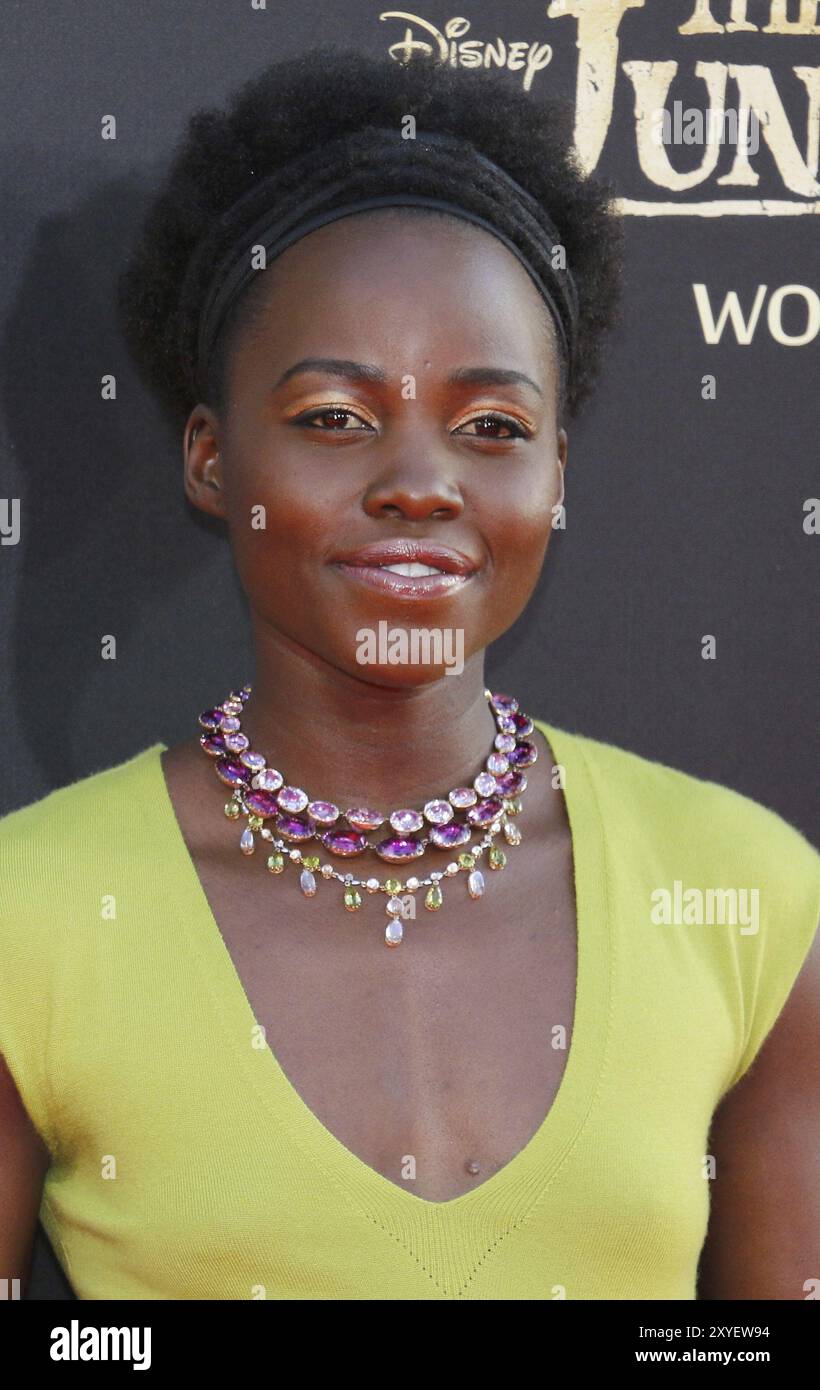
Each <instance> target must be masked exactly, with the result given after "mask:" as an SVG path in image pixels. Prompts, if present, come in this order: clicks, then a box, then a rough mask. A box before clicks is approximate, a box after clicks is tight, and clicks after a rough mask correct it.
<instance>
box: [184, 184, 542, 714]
mask: <svg viewBox="0 0 820 1390" xmlns="http://www.w3.org/2000/svg"><path fill="white" fill-rule="evenodd" d="M263 275H264V286H263V287H259V286H258V285H255V286H254V288H253V290H252V291H251V293H252V294H254V295H256V294H258V293H259V292H260V289H261V294H262V295H263V298H260V299H259V301H258V303H259V308H258V310H257V312H256V314H255V315H252V316H251V319H250V321H249V323H248V325H247V326H246V327H244V328H241V329H239V330H238V331H237V334H236V336H235V338H234V342H233V344H232V347H231V350H230V355H229V359H228V365H227V375H226V383H225V385H226V401H227V405H226V411H225V413H223V414H222V415H220V416H217V415H216V414H215V413H214V412H213V411H212V410H211V409H210V408H209V407H207V406H198V407H197V408H196V410H195V411H193V412H192V414H191V416H190V417H189V421H188V425H187V426H186V438H185V447H186V491H187V494H188V496H189V498H190V500H191V501H192V502H193V503H194V505H196V506H198V507H200V508H201V509H202V510H203V511H207V512H209V513H210V514H212V515H218V516H222V517H224V518H225V520H226V521H227V524H228V528H229V534H230V539H231V545H232V549H233V554H234V558H235V563H236V566H237V570H238V573H239V577H240V580H241V583H242V585H243V588H244V590H245V592H246V594H247V597H248V600H249V603H250V606H251V609H252V611H253V618H254V625H255V629H256V631H257V633H259V631H260V630H264V629H274V630H275V632H276V633H278V634H283V635H284V636H285V637H286V638H288V639H290V641H291V642H294V643H296V644H298V645H299V646H300V647H301V648H303V649H307V650H308V651H309V652H311V653H312V654H314V655H315V656H316V657H319V658H320V659H321V660H323V661H325V662H328V663H330V665H331V666H333V667H334V668H336V669H340V670H342V671H344V672H347V673H349V674H351V675H353V676H355V677H356V678H357V679H359V680H363V681H366V682H370V683H373V684H375V685H381V686H384V685H387V686H393V687H399V686H408V685H418V684H424V683H427V682H429V681H430V680H435V679H438V678H439V677H440V676H441V675H442V674H444V671H445V669H446V665H448V664H449V665H452V664H453V662H454V661H455V660H456V658H455V656H454V655H453V654H454V653H455V652H456V651H458V650H459V648H460V649H461V651H462V652H463V659H464V661H465V662H466V661H467V660H468V659H469V657H470V656H472V655H473V654H474V653H476V652H479V651H480V650H481V649H483V648H484V647H486V646H487V645H488V643H490V642H492V641H493V640H495V639H496V638H497V637H499V636H500V635H501V634H502V633H503V632H505V631H506V630H507V628H509V627H510V626H511V625H512V623H513V622H514V621H515V620H516V618H517V617H518V616H519V614H520V613H521V611H522V609H523V608H524V607H525V605H526V603H527V600H528V599H529V597H530V595H531V593H532V590H533V588H534V586H535V584H536V581H537V579H538V575H539V573H540V570H541V566H542V563H543V559H544V554H545V551H546V548H547V544H548V542H549V538H550V535H551V533H552V522H553V519H554V511H553V509H554V508H555V507H556V506H557V505H558V504H559V503H560V502H561V501H562V499H563V495H564V493H563V470H564V464H565V460H566V437H565V435H564V432H563V431H562V430H559V428H558V419H557V399H556V397H557V384H558V376H557V368H558V363H557V357H556V349H555V346H554V342H555V339H554V330H553V327H552V324H551V320H550V317H549V312H548V310H547V308H546V306H545V305H544V304H543V302H542V300H541V298H540V296H539V294H538V292H537V290H536V289H535V287H534V286H533V284H532V282H531V280H530V278H529V276H528V275H527V272H526V271H525V270H524V268H523V267H522V266H521V265H520V264H519V263H518V261H517V260H516V258H515V257H514V256H513V255H512V254H511V253H510V252H509V251H508V250H507V249H506V248H505V247H504V246H503V245H502V243H500V242H499V241H498V240H497V239H496V238H495V237H493V236H492V235H491V234H489V233H487V232H484V231H482V230H481V229H480V228H476V227H474V226H472V225H471V224H468V223H465V222H463V221H459V220H458V219H455V218H452V217H445V218H442V217H441V216H437V215H430V214H429V213H421V214H419V213H416V212H411V213H409V214H408V213H407V212H406V211H404V210H402V211H400V212H399V213H396V212H395V211H390V212H386V213H385V212H382V211H380V212H369V213H365V214H359V215H356V216H352V217H347V218H344V219H342V220H340V221H339V222H336V223H333V224H330V225H329V226H326V227H323V228H321V229H320V230H318V231H316V232H313V233H311V234H310V235H309V236H307V237H305V238H303V239H302V240H301V241H299V242H297V243H296V244H295V245H294V246H292V247H290V248H289V249H288V250H287V251H286V252H285V253H283V255H282V256H280V257H279V258H277V259H276V260H275V261H274V262H272V264H271V266H270V267H269V268H268V269H267V270H266V271H265V272H263ZM334 364H335V365H334ZM195 424H196V425H197V426H198V431H197V433H196V437H195V439H193V441H191V438H190V436H191V433H192V430H193V426H194V425H195ZM214 484H216V485H217V486H214ZM396 541H400V542H402V541H406V542H416V543H418V545H419V546H420V547H421V554H420V560H419V562H420V563H423V564H425V565H428V566H430V567H433V568H436V569H441V568H444V569H445V570H448V571H449V573H448V575H447V577H446V578H444V579H442V578H441V576H438V577H436V576H435V575H433V576H425V577H422V578H415V577H414V576H412V575H410V576H405V577H404V578H402V576H401V575H400V574H396V573H394V572H392V571H388V570H386V569H385V568H384V565H385V564H394V565H395V564H397V563H398V564H402V563H406V562H407V559H408V556H409V557H410V558H412V555H413V551H412V548H411V549H409V550H408V551H405V552H402V549H401V547H399V550H398V552H391V551H390V550H389V549H388V550H385V551H381V552H379V551H376V553H375V554H374V552H373V549H372V548H373V547H378V546H381V545H383V544H384V543H387V542H396ZM363 547H368V548H370V549H369V551H368V553H367V554H366V555H360V554H359V555H357V554H356V552H359V551H361V549H362V548H363ZM425 547H438V549H436V550H432V551H430V550H428V551H427V555H426V559H425V558H424V557H425ZM441 548H444V549H443V550H442V549H441ZM380 624H386V627H383V628H381V629H380ZM414 629H415V630H416V631H418V630H421V629H426V630H428V631H430V630H431V629H434V630H437V631H439V632H440V633H442V634H443V637H442V642H443V644H444V645H442V647H441V648H439V649H437V648H436V647H435V645H434V644H430V645H428V646H427V647H426V648H425V646H424V643H418V642H417V644H416V646H415V658H416V659H415V660H412V659H409V653H411V652H412V651H413V650H414V648H413V646H412V645H411V643H410V641H409V639H410V638H411V637H412V633H413V630H414ZM396 630H399V632H400V633H402V634H405V638H406V639H407V640H406V645H404V646H402V640H401V638H397V637H396ZM380 631H381V632H382V634H383V635H384V634H390V633H392V634H393V641H392V650H393V653H394V656H395V655H399V656H402V655H403V658H404V659H403V660H401V661H400V662H399V664H394V663H393V662H391V661H390V660H389V659H388V654H387V649H386V647H385V646H384V643H382V646H381V648H380V647H379V643H378V640H377V639H378V634H379V632H380ZM363 633H372V634H373V635H374V640H373V642H372V644H371V645H370V647H369V648H368V646H367V644H366V641H365V639H363ZM448 633H449V634H450V635H449V637H448V636H447V635H446V634H448ZM271 635H272V636H273V634H271ZM447 643H449V646H448V645H446V644H447ZM448 652H449V653H450V656H449V657H448V655H447V653H448ZM442 654H443V655H442Z"/></svg>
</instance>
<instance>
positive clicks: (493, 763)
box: [487, 753, 510, 777]
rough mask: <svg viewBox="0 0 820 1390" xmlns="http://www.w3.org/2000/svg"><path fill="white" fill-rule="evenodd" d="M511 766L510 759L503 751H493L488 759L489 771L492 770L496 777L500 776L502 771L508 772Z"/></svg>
mask: <svg viewBox="0 0 820 1390" xmlns="http://www.w3.org/2000/svg"><path fill="white" fill-rule="evenodd" d="M509 766H510V764H509V761H508V759H507V758H505V757H504V754H503V753H491V754H490V756H489V758H488V759H487V771H488V772H491V773H492V774H493V776H494V777H500V776H501V774H502V772H507V771H508V770H509Z"/></svg>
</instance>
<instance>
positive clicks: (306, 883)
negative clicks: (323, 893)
mask: <svg viewBox="0 0 820 1390" xmlns="http://www.w3.org/2000/svg"><path fill="white" fill-rule="evenodd" d="M299 883H300V886H301V889H302V892H303V893H304V895H305V897H306V898H312V897H313V895H314V893H315V892H316V879H315V878H314V877H313V874H312V873H311V872H310V869H303V870H302V872H301V875H300V877H299Z"/></svg>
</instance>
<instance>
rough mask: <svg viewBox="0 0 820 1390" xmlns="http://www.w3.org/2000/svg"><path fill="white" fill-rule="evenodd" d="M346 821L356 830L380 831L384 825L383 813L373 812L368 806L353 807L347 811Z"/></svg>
mask: <svg viewBox="0 0 820 1390" xmlns="http://www.w3.org/2000/svg"><path fill="white" fill-rule="evenodd" d="M345 820H346V821H347V823H348V825H352V826H353V827H354V829H356V830H378V828H379V826H380V825H384V816H383V815H382V814H381V812H380V811H371V810H370V809H369V808H368V807H367V806H351V808H350V810H349V811H345Z"/></svg>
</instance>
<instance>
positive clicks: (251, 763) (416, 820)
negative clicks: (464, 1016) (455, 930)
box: [199, 685, 538, 946]
mask: <svg viewBox="0 0 820 1390" xmlns="http://www.w3.org/2000/svg"><path fill="white" fill-rule="evenodd" d="M251 689H252V687H251V686H250V685H244V686H243V687H242V689H241V690H239V691H232V692H231V694H230V695H229V697H228V699H227V700H224V701H223V703H222V704H221V705H217V706H215V707H214V708H213V709H208V710H204V711H203V713H202V714H200V716H199V723H200V726H201V727H202V729H203V730H204V731H205V732H204V733H203V734H201V735H200V739H199V742H200V744H201V746H202V748H203V749H204V751H205V752H206V753H207V754H208V756H209V757H211V758H213V759H214V771H215V772H216V775H217V777H219V779H220V780H221V781H222V782H224V784H225V785H226V786H228V787H230V788H231V790H232V796H231V799H230V801H228V802H227V803H226V805H225V815H226V816H227V817H228V818H229V820H238V819H239V817H240V816H242V815H245V816H247V826H246V827H245V829H244V830H243V832H242V835H241V837H240V840H239V848H240V849H241V850H242V852H243V854H253V852H254V850H255V848H256V838H255V837H256V834H257V833H258V834H259V835H260V837H261V839H263V840H265V841H267V842H269V844H270V845H271V848H272V853H271V854H270V855H269V856H268V859H267V867H268V869H269V871H270V872H271V873H272V874H281V873H282V872H283V870H284V868H285V864H286V863H287V862H291V863H293V864H295V865H298V866H300V868H301V874H300V886H301V889H302V892H303V893H304V894H305V895H306V897H309V898H312V897H313V896H314V895H315V893H316V875H317V873H318V874H319V876H320V877H321V878H324V879H336V880H337V881H338V882H339V883H341V884H342V885H343V888H344V894H343V902H344V906H345V908H346V909H347V911H348V912H356V911H357V910H358V909H359V908H360V907H361V905H362V890H363V891H364V892H365V893H384V894H386V895H387V904H386V911H387V917H388V922H387V926H386V928H385V933H384V939H385V942H386V944H387V945H388V946H398V945H399V943H400V942H401V940H402V937H403V935H404V929H403V920H404V919H405V918H407V917H408V916H415V894H416V893H417V892H418V891H419V890H420V889H422V888H426V890H427V892H426V894H425V897H424V906H425V908H427V909H428V911H430V912H436V911H438V909H439V908H440V907H441V906H442V904H443V902H444V895H443V892H442V880H444V879H448V878H454V877H455V876H456V875H458V874H460V873H466V875H467V892H468V894H469V896H470V897H471V898H473V899H475V898H480V897H481V896H482V894H483V893H484V875H483V874H482V872H481V869H480V868H479V867H478V866H479V862H480V860H481V858H482V856H483V855H484V853H485V851H486V852H487V863H488V865H489V867H490V868H491V869H503V868H504V866H505V864H506V862H507V856H506V854H505V852H504V850H503V849H501V847H500V846H499V845H496V844H494V843H493V842H494V840H495V838H496V836H497V835H498V834H499V833H503V835H504V839H505V840H506V842H507V844H508V845H518V844H520V843H521V831H520V828H519V827H518V826H517V825H516V824H515V817H516V816H517V815H519V813H520V811H521V795H522V793H523V792H524V791H525V790H526V787H527V775H526V772H525V770H524V769H525V768H527V767H530V766H531V764H532V763H534V762H535V760H536V758H537V757H538V750H537V748H536V747H535V744H534V743H531V742H530V741H529V735H530V734H531V733H532V731H533V722H532V720H531V719H530V718H528V716H527V715H526V714H523V713H522V712H521V711H520V710H519V707H518V701H517V700H514V699H513V698H512V697H511V696H510V695H498V694H493V693H492V691H490V690H485V691H484V694H485V696H486V698H487V700H488V701H489V704H490V708H491V710H492V712H493V715H494V718H495V722H496V727H497V729H498V732H497V734H496V736H495V739H494V742H493V747H492V749H491V751H490V753H489V754H488V756H487V758H486V760H485V763H484V767H483V769H482V771H481V772H479V773H478V775H477V776H476V777H475V778H474V780H473V784H472V786H469V787H466V786H465V787H453V789H452V790H451V791H449V792H448V793H447V795H446V796H445V797H441V798H438V799H434V800H432V801H428V802H427V803H426V804H425V805H424V806H423V807H422V808H421V809H420V810H417V809H415V808H413V807H402V808H399V809H398V810H395V811H390V812H388V813H387V814H386V815H385V814H383V813H382V812H381V811H375V810H371V809H370V808H369V807H367V806H350V807H348V808H347V810H345V811H342V810H341V809H340V807H338V806H335V805H334V804H333V802H332V801H321V800H316V801H314V800H312V799H311V798H310V796H309V795H308V793H307V792H306V791H303V790H302V788H301V787H296V786H293V785H291V784H290V783H288V782H287V781H286V779H285V777H284V775H283V773H281V772H280V771H278V769H277V768H275V767H271V766H269V765H268V763H267V761H266V759H265V758H264V757H263V756H262V754H261V753H255V752H253V751H252V749H251V747H250V740H249V739H248V737H247V735H246V734H243V732H242V727H241V721H240V715H241V714H242V711H243V708H244V706H245V702H246V701H247V700H248V698H249V697H250V694H251ZM266 820H271V821H272V822H273V827H274V828H273V829H270V828H269V827H268V826H266V825H265V821H266ZM474 836H476V837H477V839H476V842H475V843H474V841H473V837H474ZM370 837H373V838H370ZM311 842H313V843H315V844H320V845H322V847H323V848H324V849H325V850H327V851H328V853H329V854H331V855H334V856H335V857H337V858H340V859H355V858H356V856H357V855H359V854H364V853H365V851H367V850H373V851H375V853H376V854H377V855H378V856H379V858H380V859H383V860H384V861H385V863H388V864H393V865H402V866H405V865H410V864H413V863H415V862H416V861H417V860H419V859H422V858H423V856H424V853H425V851H426V850H427V849H428V848H435V849H441V850H450V851H451V852H453V853H457V857H456V858H455V859H453V860H452V861H451V862H450V863H449V864H447V865H446V866H445V867H444V868H443V869H442V870H440V871H437V872H434V873H430V874H429V876H428V877H427V878H419V877H418V876H417V875H415V874H411V875H409V876H407V877H404V879H401V878H398V877H396V876H394V875H391V876H390V877H389V878H386V879H383V880H380V879H378V878H365V879H362V878H357V877H356V876H355V875H354V874H353V873H350V872H344V873H343V872H340V871H339V870H338V869H337V868H335V867H334V865H333V864H331V863H322V862H321V856H320V855H317V854H315V853H310V848H311ZM306 850H307V851H308V852H307V853H306Z"/></svg>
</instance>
